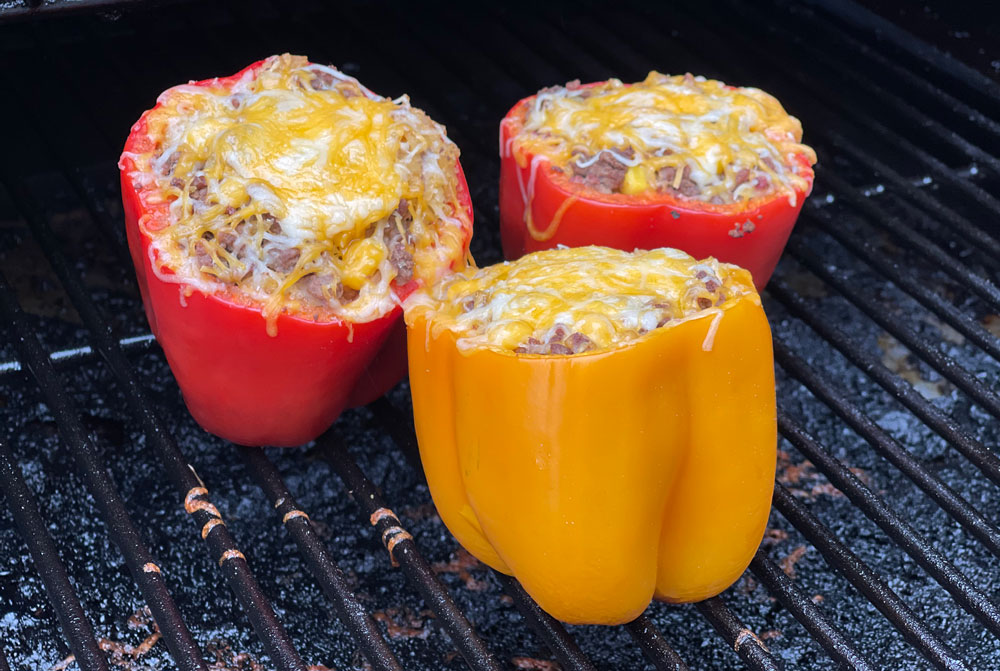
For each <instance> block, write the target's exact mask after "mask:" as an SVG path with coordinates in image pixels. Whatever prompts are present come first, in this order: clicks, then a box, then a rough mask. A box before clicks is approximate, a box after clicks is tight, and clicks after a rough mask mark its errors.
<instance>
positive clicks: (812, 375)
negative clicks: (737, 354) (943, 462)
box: [774, 341, 1000, 556]
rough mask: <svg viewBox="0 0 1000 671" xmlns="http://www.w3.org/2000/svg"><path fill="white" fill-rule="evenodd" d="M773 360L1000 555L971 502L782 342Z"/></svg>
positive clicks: (995, 534)
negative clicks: (928, 468) (932, 471)
mask: <svg viewBox="0 0 1000 671" xmlns="http://www.w3.org/2000/svg"><path fill="white" fill-rule="evenodd" d="M774 359H775V361H776V362H777V363H778V364H779V365H780V366H781V367H782V368H783V369H784V370H785V371H786V372H787V373H789V374H791V375H792V376H793V377H795V378H796V379H797V380H799V381H800V382H802V384H804V385H805V386H806V388H808V389H809V391H811V392H812V393H813V394H815V395H816V397H817V398H819V399H820V400H821V401H823V403H825V404H826V405H827V406H828V407H829V408H831V409H832V410H833V411H834V412H835V413H836V414H837V416H838V417H840V418H841V419H842V420H844V423H845V424H847V425H848V426H849V427H851V428H852V429H853V430H854V431H856V432H857V433H858V434H859V435H860V436H861V437H862V438H864V439H865V440H866V441H867V442H868V444H869V445H871V446H872V447H873V448H875V451H876V452H878V453H879V454H880V455H882V456H883V457H884V458H885V459H887V460H888V461H889V462H890V463H892V464H893V465H894V466H895V467H896V468H898V469H899V470H900V471H901V472H902V473H903V474H904V475H905V476H906V477H908V478H909V479H910V480H912V481H913V483H914V484H916V485H917V486H918V487H919V488H920V489H921V490H923V492H924V493H925V494H927V496H929V497H930V498H931V499H933V500H934V501H935V502H936V503H937V504H938V505H939V506H941V507H942V508H943V509H944V510H945V512H947V513H948V514H949V515H951V516H952V517H953V518H954V519H955V520H957V521H958V522H959V523H960V524H961V525H962V526H963V527H965V528H966V529H967V530H968V531H969V533H971V534H972V535H973V536H975V537H976V538H977V539H979V541H980V542H981V543H982V544H983V545H985V546H986V548H987V549H989V551H990V552H992V553H993V554H994V555H996V556H1000V529H997V527H996V526H995V525H994V524H993V523H992V522H990V521H989V520H987V519H986V518H985V517H983V515H982V514H980V512H979V511H978V510H976V509H975V508H974V507H973V506H972V504H970V503H969V502H968V501H966V500H965V499H963V498H962V497H961V496H959V495H958V494H957V493H955V490H953V489H952V488H951V487H949V486H948V485H946V484H945V483H944V482H943V481H942V480H941V479H940V478H939V477H938V476H937V475H935V474H933V473H931V472H930V471H929V470H927V468H926V467H925V466H924V465H923V464H922V463H920V460H919V459H917V458H916V457H914V456H913V454H912V453H911V452H910V451H909V450H907V449H906V448H905V447H903V446H902V445H901V444H900V443H899V441H897V440H896V439H895V438H893V437H892V436H890V435H889V434H888V433H886V432H885V431H884V430H883V429H882V428H881V427H880V426H879V425H878V424H876V423H875V422H874V421H873V420H872V419H871V418H870V417H868V415H866V414H865V413H864V412H862V410H861V408H859V407H858V406H857V405H855V404H854V403H851V402H850V401H848V400H847V398H846V397H845V396H844V395H843V394H842V393H840V392H839V391H837V389H836V386H835V385H834V384H833V383H831V382H830V381H828V380H826V379H824V378H823V377H822V376H821V375H820V374H819V373H817V372H816V371H815V370H813V369H812V368H810V367H809V365H808V364H806V362H805V361H803V360H802V359H801V358H800V357H799V356H798V355H796V354H794V353H793V352H792V350H791V349H790V348H789V347H788V346H787V345H786V344H784V343H783V342H781V341H775V342H774Z"/></svg>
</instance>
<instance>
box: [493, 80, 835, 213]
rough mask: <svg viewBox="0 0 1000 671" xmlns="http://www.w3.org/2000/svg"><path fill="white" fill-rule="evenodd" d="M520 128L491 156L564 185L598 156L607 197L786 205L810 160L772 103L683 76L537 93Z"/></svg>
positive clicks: (802, 184)
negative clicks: (609, 164) (532, 161)
mask: <svg viewBox="0 0 1000 671" xmlns="http://www.w3.org/2000/svg"><path fill="white" fill-rule="evenodd" d="M520 121H521V124H520V130H519V132H518V134H517V135H516V136H515V137H513V138H512V141H513V145H512V147H510V148H505V147H501V154H504V153H505V150H506V153H513V154H514V155H515V156H516V157H517V158H518V163H519V164H520V165H525V163H526V161H527V158H526V156H527V155H531V156H533V157H544V158H545V160H547V161H549V163H550V164H551V165H552V166H554V167H557V168H559V169H560V170H562V171H563V172H565V173H567V174H568V175H569V176H570V178H571V179H573V178H574V177H577V178H579V177H580V176H581V175H585V174H586V173H587V169H589V168H591V166H593V165H594V164H595V163H596V162H597V161H598V160H600V159H601V157H602V155H605V156H608V157H611V158H613V159H614V160H615V161H616V162H617V163H618V164H620V165H621V172H622V177H621V180H620V184H618V185H616V187H614V188H612V189H611V190H612V191H616V192H621V193H626V194H630V195H631V194H637V193H643V192H651V191H661V192H670V193H672V194H673V195H675V196H679V197H681V198H687V199H691V200H699V201H705V202H712V203H732V202H740V201H745V200H748V199H751V198H756V197H760V196H763V195H767V194H770V193H773V192H775V191H779V192H783V193H787V194H788V197H789V199H791V200H793V202H794V199H795V198H797V195H796V191H798V192H807V191H808V188H809V182H808V181H807V179H806V177H805V176H804V173H805V172H806V171H807V168H806V167H805V166H804V165H803V163H807V164H808V165H810V166H811V165H812V164H815V163H816V154H815V152H814V151H813V150H812V149H811V148H810V147H808V146H806V145H804V144H801V140H802V125H801V124H800V123H799V121H798V119H796V118H795V117H793V116H790V115H789V114H788V113H786V112H785V110H784V109H783V108H782V106H781V104H780V103H779V102H778V101H777V100H776V99H775V98H774V97H773V96H771V95H768V94H767V93H765V92H763V91H761V90H760V89H756V88H735V87H731V86H727V85H725V84H723V83H722V82H719V81H715V80H708V79H705V78H704V77H693V76H691V75H690V74H688V75H683V76H680V75H678V76H667V75H662V74H660V73H658V72H650V73H649V76H648V77H647V78H646V79H645V80H644V81H642V82H637V83H635V84H623V83H622V82H621V81H619V80H617V79H611V80H609V81H607V82H603V83H600V84H596V85H593V86H579V85H578V84H576V83H571V84H568V85H567V86H558V87H552V88H549V89H544V90H542V91H540V92H539V93H538V94H537V95H536V96H535V97H534V98H533V99H532V100H531V103H530V104H529V105H527V106H526V107H525V112H524V117H523V119H521V120H520ZM532 167H534V166H532ZM626 169H627V170H626ZM685 180H689V181H690V183H687V182H686V181H685Z"/></svg>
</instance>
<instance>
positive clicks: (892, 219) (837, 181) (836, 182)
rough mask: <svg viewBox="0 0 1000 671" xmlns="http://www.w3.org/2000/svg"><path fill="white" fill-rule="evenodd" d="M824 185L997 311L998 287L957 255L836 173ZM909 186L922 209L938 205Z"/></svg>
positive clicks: (915, 213)
mask: <svg viewBox="0 0 1000 671" xmlns="http://www.w3.org/2000/svg"><path fill="white" fill-rule="evenodd" d="M848 151H849V152H850V151H853V149H849V150H848ZM878 172H879V173H880V174H881V175H882V176H886V174H887V173H885V172H883V171H882V170H881V169H880V170H879V171H878ZM900 179H902V178H900ZM823 183H824V184H825V185H826V186H827V187H830V188H832V189H833V191H834V192H835V193H836V194H837V198H838V199H840V200H844V201H846V202H847V203H848V204H849V205H851V206H852V207H854V208H855V209H856V210H857V211H859V212H861V213H862V214H864V215H865V221H868V222H869V223H871V224H872V225H873V226H876V227H877V228H881V229H882V230H884V231H886V232H888V233H890V234H891V235H892V236H893V237H895V238H897V239H898V240H901V241H902V242H904V243H905V244H906V245H907V246H909V247H910V248H911V249H915V250H916V251H918V252H919V253H920V254H922V255H923V256H924V257H925V258H927V259H929V260H930V261H932V262H933V263H935V264H936V265H937V266H938V267H939V268H940V269H941V270H943V271H945V272H946V273H948V274H949V275H951V276H952V277H953V278H954V279H955V280H956V281H958V282H959V283H961V284H962V285H963V286H965V287H967V288H968V289H969V290H970V291H972V292H974V293H976V294H977V295H979V296H980V297H981V298H982V299H983V300H984V301H986V302H987V303H989V304H990V305H992V306H993V307H994V308H996V309H1000V288H998V287H997V285H995V284H994V283H992V282H990V281H989V280H987V279H984V278H982V277H980V276H979V275H978V274H977V273H976V272H975V271H973V270H972V269H971V268H969V266H968V265H966V264H965V263H964V262H963V261H962V260H961V259H959V258H958V257H957V256H956V255H954V254H953V253H949V252H948V251H946V250H944V249H942V248H941V247H940V246H939V245H938V244H936V243H934V242H933V241H931V240H930V239H929V238H928V237H927V236H925V235H923V234H922V233H920V232H918V231H916V230H914V228H913V225H912V223H910V222H904V221H901V220H900V219H899V217H896V216H894V215H892V214H890V213H889V212H887V211H886V210H885V209H884V208H882V207H881V206H879V205H877V204H875V203H874V202H873V201H872V200H871V199H870V198H865V197H864V196H861V195H859V194H858V193H857V190H856V189H855V188H854V187H852V186H851V185H850V184H848V183H847V182H846V181H844V180H843V179H841V178H840V177H839V176H837V174H836V173H833V172H831V173H830V174H826V173H824V174H823ZM910 186H911V188H913V190H914V192H916V193H919V194H920V195H921V196H922V198H914V200H915V201H918V202H920V204H921V205H923V206H925V207H929V206H928V203H937V202H938V201H937V200H935V199H933V198H930V197H929V196H927V194H926V193H924V192H923V191H921V190H920V189H917V188H916V187H913V186H912V185H910ZM909 197H910V196H909V194H907V198H909ZM898 202H899V203H900V205H902V206H903V208H904V209H906V210H907V211H908V212H909V213H910V214H912V216H914V217H915V218H917V219H919V220H920V221H923V222H924V223H926V224H928V225H930V226H935V225H936V224H937V222H935V221H934V220H933V219H931V218H930V217H929V216H928V215H927V214H926V213H925V212H922V211H921V210H920V209H918V208H915V207H908V206H907V205H906V204H905V199H899V201H898ZM949 224H952V225H954V222H951V221H949ZM995 262H996V258H994V263H995Z"/></svg>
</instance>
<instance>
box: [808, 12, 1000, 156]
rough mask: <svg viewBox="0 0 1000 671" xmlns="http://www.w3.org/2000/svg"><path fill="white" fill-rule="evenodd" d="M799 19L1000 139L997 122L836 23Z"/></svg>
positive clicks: (925, 97) (892, 77) (894, 79)
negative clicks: (890, 58) (897, 62)
mask: <svg viewBox="0 0 1000 671" xmlns="http://www.w3.org/2000/svg"><path fill="white" fill-rule="evenodd" d="M797 16H798V17H799V18H804V19H806V20H808V21H810V22H811V23H812V25H813V26H815V27H816V28H820V29H822V30H823V31H824V33H825V34H826V35H829V36H833V37H834V38H836V39H837V40H838V41H840V42H841V43H842V44H843V45H846V49H845V51H847V52H850V53H854V54H859V55H861V56H863V57H864V59H865V60H867V61H870V62H872V63H874V64H876V65H877V66H878V67H879V68H880V69H881V70H883V71H884V72H885V74H886V75H887V78H889V79H891V80H892V81H894V82H902V83H904V84H906V86H908V87H910V88H912V89H916V90H917V91H918V92H919V93H920V94H921V96H922V97H923V99H924V100H928V101H936V102H937V103H938V104H939V106H940V107H941V108H943V109H947V110H948V111H949V112H951V113H953V114H954V115H955V116H956V117H957V118H958V119H959V120H967V121H970V122H972V123H974V124H976V126H978V127H979V128H980V129H982V130H985V131H987V132H989V133H990V134H992V135H993V136H994V138H996V139H1000V124H998V123H997V122H996V121H994V120H993V119H991V118H990V117H988V116H986V115H984V114H983V113H981V112H980V111H979V110H977V109H974V108H973V107H971V106H970V105H967V104H966V103H965V102H963V101H962V100H959V99H958V98H956V97H954V96H952V95H951V94H950V93H948V92H947V91H944V90H943V89H941V87H939V86H935V85H934V84H933V83H931V82H930V81H928V80H927V79H925V78H923V77H920V76H918V75H916V74H914V73H913V72H911V71H910V70H908V69H907V68H905V67H902V66H901V65H898V64H896V63H894V62H893V61H891V60H889V59H888V58H886V57H885V56H883V55H882V54H880V53H879V52H877V51H876V50H875V49H874V48H873V47H872V46H870V45H868V44H867V43H865V42H862V41H861V40H858V39H856V38H854V37H853V36H851V35H849V34H848V33H847V32H846V31H844V30H843V29H841V28H839V27H838V26H837V25H836V23H834V22H833V21H821V20H820V18H819V17H818V16H816V15H813V14H811V13H810V14H809V15H808V16H807V15H806V13H805V12H800V13H799V14H797Z"/></svg>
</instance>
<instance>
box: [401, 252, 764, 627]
mask: <svg viewBox="0 0 1000 671" xmlns="http://www.w3.org/2000/svg"><path fill="white" fill-rule="evenodd" d="M601 249H603V248H584V250H583V251H586V250H591V251H590V252H589V253H594V252H593V251H592V250H601ZM663 251H666V252H670V253H672V254H673V256H672V257H671V259H673V260H672V261H671V260H670V259H668V261H670V263H673V268H674V270H675V271H676V270H678V269H679V270H680V271H683V273H686V278H682V279H684V280H685V281H688V283H687V284H685V285H683V286H685V287H690V286H691V285H690V281H689V280H690V279H691V276H693V275H694V273H695V272H696V270H695V268H694V267H702V268H703V267H705V266H704V264H707V263H709V262H711V263H712V264H715V267H716V268H717V269H718V273H719V277H720V281H721V282H723V284H724V285H725V286H724V288H723V289H722V290H721V291H726V292H728V296H727V295H724V294H722V293H719V295H718V301H717V302H716V303H714V304H713V305H712V306H711V307H710V308H707V309H701V310H698V309H696V310H694V311H689V313H687V314H685V315H682V317H681V318H679V319H674V320H672V321H668V322H667V323H666V324H664V325H662V326H659V327H658V328H654V329H652V330H650V331H648V332H646V333H644V334H642V333H641V332H640V333H639V334H633V336H632V337H631V339H626V340H625V341H623V342H618V343H611V344H608V345H605V346H603V347H598V348H596V349H592V351H589V352H585V353H578V354H562V355H559V354H525V353H518V352H515V351H514V350H513V348H511V347H510V345H509V343H507V342H501V341H497V342H498V343H499V344H489V343H485V342H476V341H474V339H473V340H470V339H469V337H468V333H462V332H461V330H460V329H457V328H456V327H455V322H454V320H453V319H451V318H450V317H442V316H441V315H442V314H444V313H446V312H447V313H454V312H455V310H456V308H455V307H454V304H453V301H455V300H468V301H472V300H474V299H473V298H470V297H469V296H462V295H459V294H460V293H461V292H460V291H456V289H455V285H453V286H452V287H450V288H448V287H445V288H440V287H438V288H436V289H435V288H432V289H430V290H429V292H431V293H428V292H427V291H425V292H424V294H423V295H422V296H416V297H414V298H412V299H411V302H409V303H408V304H407V313H406V318H407V327H408V329H407V330H408V349H409V365H410V386H411V391H412V395H413V410H414V419H415V423H416V431H417V437H418V442H419V447H420V456H421V460H422V462H423V466H424V470H425V472H426V475H427V481H428V484H429V486H430V490H431V494H432V496H433V499H434V502H435V504H436V506H437V509H438V511H439V513H440V515H441V518H442V520H443V521H444V523H445V524H446V525H447V527H448V529H449V530H450V531H451V532H452V533H453V534H454V535H455V537H456V538H457V539H458V541H459V542H460V543H461V544H462V545H463V546H465V548H466V549H467V550H468V551H469V552H471V553H472V554H473V555H475V556H476V557H477V558H479V559H480V560H481V561H483V562H485V563H486V564H488V565H489V566H491V567H493V568H495V569H497V570H499V571H502V572H504V573H507V574H511V575H514V576H515V577H516V578H517V579H518V580H519V581H520V582H521V584H522V585H523V586H524V588H525V589H526V590H527V591H528V593H529V594H530V595H531V596H532V597H533V598H534V599H535V600H536V601H537V602H538V603H539V604H540V605H541V606H542V608H543V609H545V610H546V611H547V612H549V613H550V614H551V615H553V616H554V617H556V618H558V619H560V620H564V621H566V622H570V623H580V624H618V623H623V622H627V621H630V620H632V619H634V618H635V617H636V616H638V615H639V614H640V613H642V612H643V610H644V609H645V608H646V607H647V606H648V604H649V602H650V599H651V598H653V597H655V598H657V599H662V600H665V601H671V602H687V601H697V600H701V599H705V598H708V597H711V596H714V595H716V594H718V593H719V592H721V591H722V590H724V589H725V588H726V587H728V586H729V585H731V584H732V583H733V582H734V581H735V580H736V579H737V578H738V577H739V576H740V575H741V574H742V572H743V571H744V570H745V569H746V567H747V565H748V564H749V562H750V559H751V558H752V556H753V554H754V552H755V550H756V548H757V546H758V545H759V543H760V541H761V538H762V536H763V532H764V528H765V525H766V522H767V518H768V512H769V510H770V502H771V491H772V487H773V479H774V468H775V454H776V438H777V436H776V420H775V395H774V369H773V360H772V349H771V335H770V330H769V327H768V323H767V319H766V318H765V315H764V312H763V310H762V308H761V305H760V298H759V296H758V295H757V293H756V291H754V289H753V283H752V280H751V278H750V274H749V273H748V272H747V271H745V270H743V269H741V268H737V267H736V266H729V265H726V264H717V263H716V262H715V261H714V259H706V260H705V261H695V260H694V259H692V258H691V257H688V256H686V255H683V254H680V253H678V252H676V251H674V250H654V251H653V252H645V253H642V254H645V255H647V256H648V255H655V254H657V253H659V252H663ZM579 252H581V250H577V249H571V250H559V251H549V252H538V253H536V254H531V255H528V256H526V257H523V258H522V259H521V260H519V261H517V262H514V263H509V264H502V266H503V267H502V268H501V267H500V266H496V267H493V268H499V269H500V270H499V271H497V272H499V273H500V274H502V275H504V276H505V277H508V279H509V275H510V274H511V273H512V271H513V270H514V269H516V268H517V267H518V264H521V265H522V266H523V265H524V264H536V265H538V266H539V267H544V268H546V269H547V270H546V272H547V273H548V274H547V276H546V277H547V278H548V279H547V280H546V282H547V283H548V284H546V286H547V287H549V291H550V292H551V291H555V292H556V293H558V291H559V289H560V287H559V286H556V285H558V284H559V282H558V281H557V278H558V272H557V271H553V270H552V269H553V268H554V267H555V266H556V265H557V263H556V262H557V261H559V259H561V258H574V255H575V254H577V253H579ZM608 252H609V253H610V252H611V250H608ZM614 254H616V255H624V256H631V255H629V254H627V253H625V252H617V251H616V252H614ZM635 254H636V255H639V254H640V252H636V253H635ZM558 255H562V256H561V257H560V256H558ZM698 264H701V265H698ZM492 270H493V269H492V268H487V269H484V270H483V271H479V273H478V274H474V273H475V271H474V270H470V271H468V272H467V273H466V275H467V276H468V277H470V278H473V279H475V281H477V282H480V285H481V283H483V282H486V283H487V284H488V283H489V282H490V281H491V280H490V277H491V275H490V272H491V271H492ZM497 272H494V273H493V276H497V277H498V276H499V275H498V274H497ZM594 274H595V275H610V274H613V273H607V272H604V271H603V270H598V269H596V268H595V273H594ZM619 275H620V273H619ZM476 278H478V279H476ZM554 278H555V279H554ZM573 281H575V280H572V279H571V280H570V283H572V282H573ZM645 281H646V280H645V279H643V280H642V282H643V283H645ZM469 286H472V285H471V284H470V285H469ZM512 286H513V285H512ZM678 287H681V285H678ZM734 287H735V288H738V289H739V291H733V290H732V289H733V288H734ZM563 288H564V289H565V287H563ZM434 291H437V292H438V296H437V299H436V300H437V302H435V299H433V298H432V297H431V296H432V292H434ZM583 293H586V292H585V291H584V292H583ZM675 293H676V294H678V295H675V296H673V297H672V298H671V297H669V296H668V297H667V298H670V299H671V300H674V301H677V300H681V299H680V298H679V293H680V289H678V291H677V292H675ZM510 303H512V304H516V303H521V304H529V303H530V300H528V299H527V298H523V299H521V300H515V301H510ZM470 304H471V303H470ZM703 304H704V303H698V305H703ZM505 309H506V310H508V311H510V310H515V309H516V305H515V306H510V305H508V306H507V307H506V308H505ZM527 313H528V314H529V317H527V318H526V319H527V320H528V321H529V322H530V321H531V319H537V318H538V315H537V310H536V311H535V312H532V310H531V308H530V307H529V308H528V309H527ZM562 314H566V313H565V311H563V313H562ZM507 316H510V315H507ZM480 340H481V339H480ZM470 342H471V343H472V344H470Z"/></svg>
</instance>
